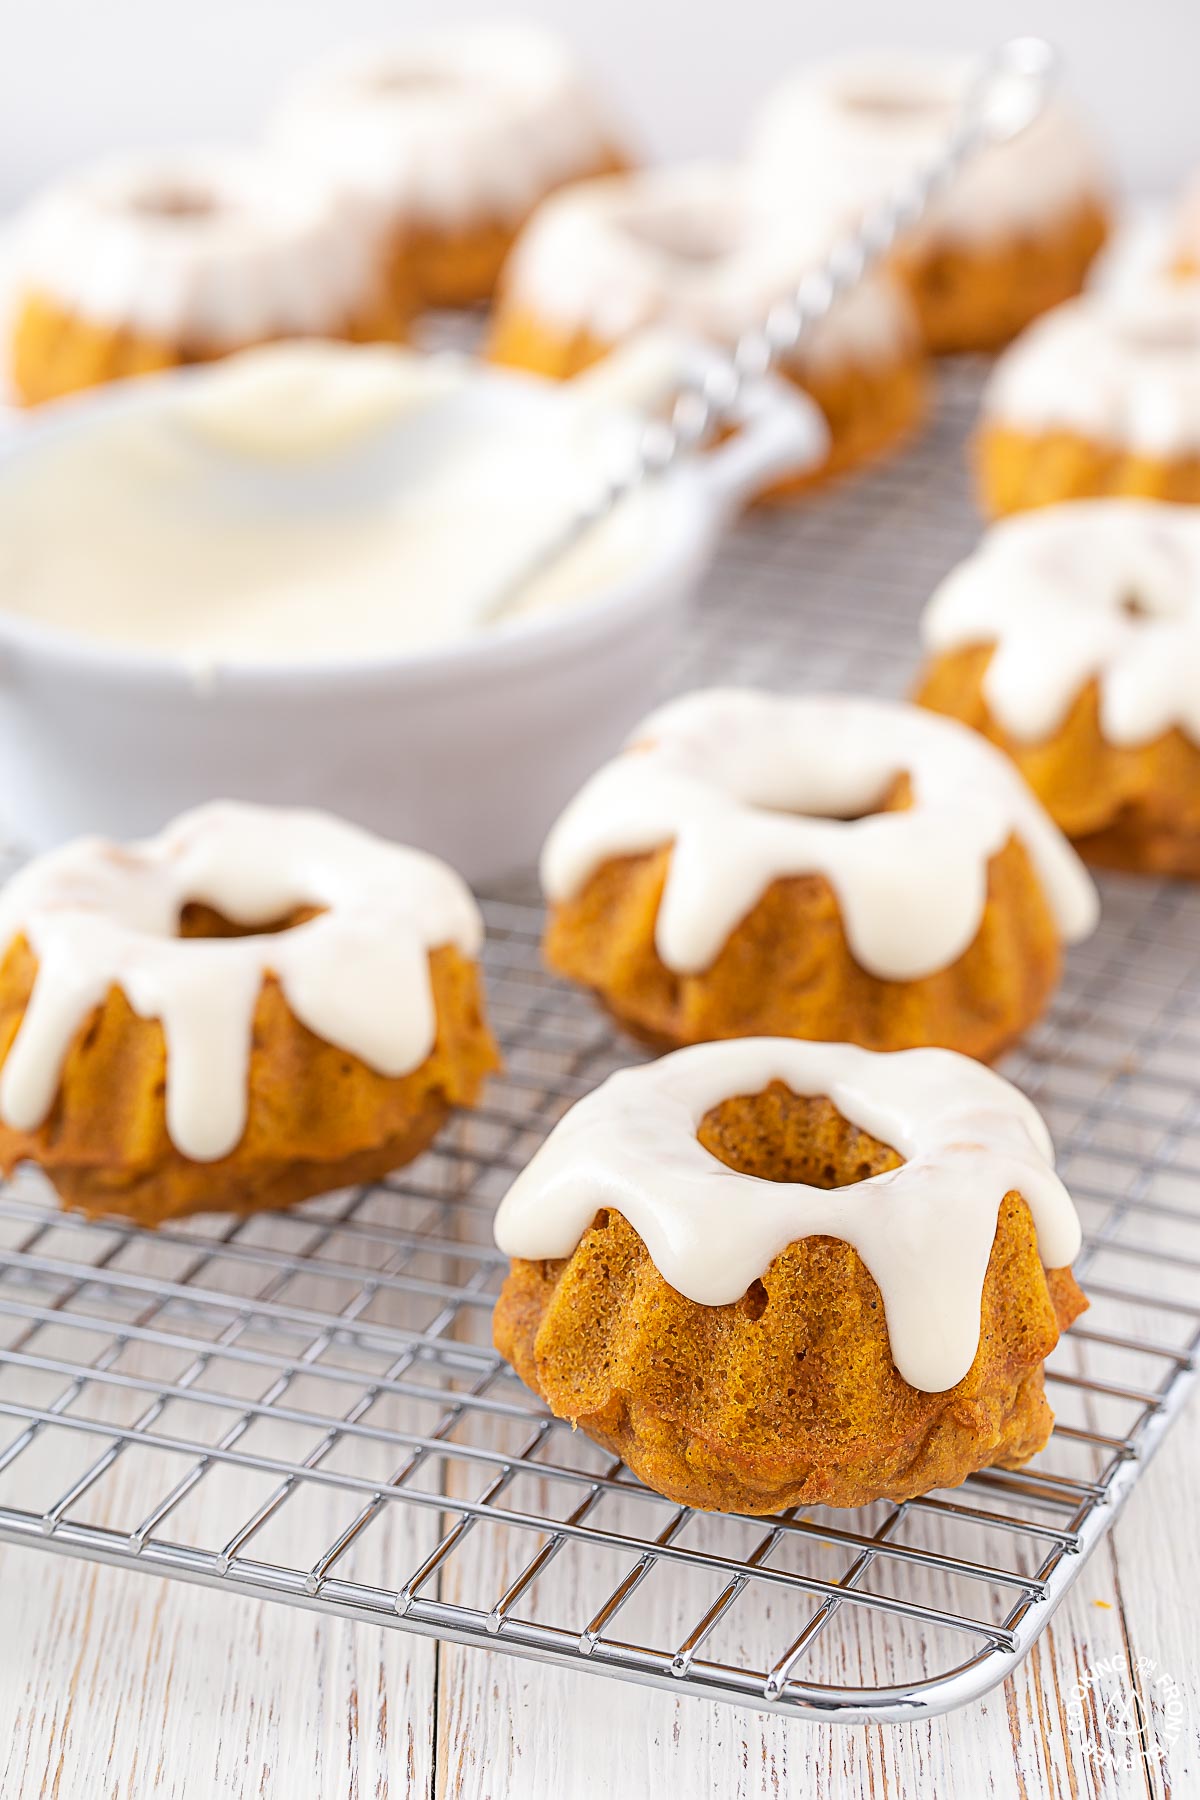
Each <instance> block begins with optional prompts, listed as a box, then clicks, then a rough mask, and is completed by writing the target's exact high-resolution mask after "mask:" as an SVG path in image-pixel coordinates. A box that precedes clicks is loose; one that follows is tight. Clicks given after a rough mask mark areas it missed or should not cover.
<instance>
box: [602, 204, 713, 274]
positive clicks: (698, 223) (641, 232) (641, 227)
mask: <svg viewBox="0 0 1200 1800" xmlns="http://www.w3.org/2000/svg"><path fill="white" fill-rule="evenodd" d="M625 230H626V232H627V233H628V235H629V236H630V237H631V238H632V239H633V240H634V242H635V243H637V244H644V245H646V246H647V247H648V248H649V249H651V250H657V251H658V252H659V253H660V254H661V255H663V256H669V257H671V259H672V260H673V261H674V262H681V263H694V264H696V265H697V266H698V267H703V266H704V265H706V264H710V263H719V262H724V261H725V259H726V258H727V257H729V256H732V255H733V254H734V252H735V251H736V250H737V249H738V248H739V246H740V244H741V241H742V233H741V230H740V229H739V227H738V225H737V223H736V221H735V220H733V219H732V218H721V217H718V216H716V215H715V214H701V213H695V212H692V211H691V210H690V208H688V209H685V208H683V207H676V208H671V209H667V208H665V207H664V208H663V209H662V211H660V212H657V213H653V214H640V215H638V214H634V215H631V216H630V217H629V218H627V219H626V221H625Z"/></svg>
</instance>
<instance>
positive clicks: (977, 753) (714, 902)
mask: <svg viewBox="0 0 1200 1800" xmlns="http://www.w3.org/2000/svg"><path fill="white" fill-rule="evenodd" d="M905 775H906V776H907V777H908V778H909V782H910V786H911V805H910V806H909V807H908V808H907V809H905V810H903V811H895V812H885V813H872V812H871V809H872V808H874V807H876V806H877V805H878V804H879V803H880V802H881V801H882V800H883V799H884V797H885V796H886V794H887V792H888V790H889V789H890V788H891V787H892V786H893V784H894V783H895V782H896V780H897V779H898V778H899V777H901V776H905ZM864 814H869V815H870V816H863V815H864ZM1011 837H1016V838H1018V839H1019V840H1020V841H1021V843H1022V844H1023V845H1024V847H1025V849H1026V851H1027V852H1028V854H1029V856H1030V859H1031V861H1032V863H1033V866H1034V868H1035V870H1036V872H1037V875H1038V878H1039V880H1040V881H1041V883H1042V886H1043V888H1044V889H1045V892H1046V897H1047V900H1048V901H1049V904H1050V906H1051V909H1052V911H1053V914H1054V917H1055V920H1056V922H1057V924H1058V929H1059V931H1060V933H1061V935H1062V937H1063V939H1064V940H1065V941H1066V942H1067V943H1074V942H1076V941H1077V940H1078V939H1080V938H1083V937H1086V936H1087V934H1088V933H1089V932H1090V931H1091V930H1092V929H1093V927H1094V926H1095V923H1096V919H1097V916H1098V901H1097V898H1096V891H1095V888H1094V887H1093V885H1092V883H1091V881H1090V879H1089V877H1088V875H1087V873H1086V871H1085V870H1084V867H1083V865H1082V863H1081V862H1080V861H1079V859H1078V857H1077V856H1076V855H1075V853H1074V851H1073V850H1072V849H1071V847H1070V845H1069V844H1068V843H1067V841H1066V839H1065V838H1064V837H1063V836H1062V834H1061V833H1060V832H1059V831H1058V829H1057V828H1056V827H1055V826H1054V825H1053V824H1052V823H1051V821H1050V819H1049V818H1048V817H1047V815H1046V814H1045V813H1044V812H1043V810H1042V808H1041V807H1040V806H1039V804H1038V802H1037V801H1036V800H1035V798H1034V796H1033V794H1032V793H1031V792H1030V790H1029V789H1028V788H1027V787H1026V785H1025V783H1024V782H1023V781H1022V779H1021V777H1020V776H1019V775H1018V773H1017V771H1016V769H1015V768H1014V767H1013V766H1012V764H1011V763H1010V762H1009V761H1008V759H1007V757H1005V756H1003V755H1002V754H1001V752H1000V751H998V750H996V749H995V748H994V747H993V746H992V745H990V744H988V743H986V742H985V741H984V739H983V738H981V737H979V736H978V735H977V733H975V732H973V731H969V730H968V729H967V728H966V727H965V726H963V725H959V724H957V723H956V722H955V721H953V720H950V719H943V718H940V717H937V716H935V715H934V714H932V713H926V712H922V711H920V710H919V709H918V708H917V707H914V706H905V705H902V704H900V703H898V702H895V701H886V700H868V699H856V698H851V697H849V696H840V695H838V696H833V695H824V696H813V695H802V696H799V697H794V698H793V697H788V696H779V695H774V694H764V693H755V692H754V691H752V690H750V689H737V688H728V689H722V688H716V689H712V690H709V691H706V692H700V693H695V694H688V695H685V696H684V697H683V698H682V699H680V700H676V701H674V702H672V703H671V704H669V705H668V706H665V707H663V708H662V709H661V710H660V711H659V712H657V713H654V714H653V715H652V716H651V717H650V718H649V719H648V720H646V722H645V723H644V724H643V725H642V726H641V727H640V728H639V730H638V731H637V732H636V733H635V734H634V738H633V740H632V741H631V747H630V748H629V749H627V750H626V751H625V752H624V753H623V754H622V755H621V756H619V757H617V758H616V760H615V761H613V762H611V763H609V764H607V765H606V766H605V767H604V768H602V769H601V770H600V771H599V772H598V773H597V774H596V775H594V776H592V778H591V779H590V781H588V782H587V783H586V784H585V785H584V787H583V788H582V789H581V790H580V792H579V793H578V794H577V795H576V797H575V799H574V800H573V801H571V803H570V804H569V806H568V807H567V809H566V811H565V812H564V813H563V814H562V816H561V817H560V818H559V820H558V822H557V823H556V824H555V825H554V827H553V828H552V830H551V832H550V835H549V837H548V839H547V840H546V844H545V847H544V850H543V852H542V864H541V873H542V883H543V886H544V888H545V891H546V894H547V896H548V897H549V899H550V900H552V901H558V900H565V899H568V898H570V897H571V896H572V895H573V894H575V893H577V892H578V891H579V889H580V888H581V887H582V886H583V884H584V882H586V881H587V880H588V879H589V877H590V876H591V875H593V874H594V873H595V871H596V870H597V869H598V868H599V867H600V865H601V864H602V863H604V862H607V861H608V860H609V859H610V858H612V857H617V856H636V855H642V854H645V853H647V852H649V851H652V850H656V849H659V848H661V847H662V846H663V845H666V844H672V845H673V849H672V852H671V861H670V868H669V870H668V873H667V880H666V886H665V888H664V890H663V896H662V901H661V904H660V906H659V909H658V918H657V921H656V925H655V944H656V947H657V950H658V954H659V956H660V957H661V958H662V961H663V962H664V963H665V964H666V966H667V967H668V968H670V969H674V970H675V971H676V972H677V973H680V974H697V973H699V972H701V971H702V970H704V969H706V968H708V967H709V966H710V965H711V964H712V962H713V961H714V959H715V958H716V956H717V955H718V953H719V952H720V950H721V948H722V946H723V945H724V944H725V942H726V940H727V939H728V937H729V935H730V933H731V932H732V931H733V930H734V928H735V926H736V925H737V924H738V923H739V922H740V920H741V919H743V918H744V917H745V916H746V914H747V913H748V912H749V911H750V910H751V909H752V907H753V906H754V905H755V904H756V903H757V902H758V901H759V900H760V899H761V898H762V896H763V894H764V893H765V892H766V890H767V889H768V887H770V885H771V883H772V882H773V881H776V880H779V879H780V878H782V877H784V876H789V875H823V876H824V877H825V878H826V880H827V881H828V882H829V884H830V886H831V887H832V888H833V891H834V893H835V895H836V897H837V901H838V906H839V908H840V911H841V915H842V923H843V926H844V928H845V932H846V938H847V941H848V943H849V946H850V950H851V952H852V954H853V956H854V958H855V960H856V961H857V962H858V964H859V965H860V967H862V968H863V969H865V970H867V972H868V973H869V974H872V975H876V976H879V977H880V978H882V979H884V980H892V981H906V980H915V979H918V978H919V977H921V976H924V975H930V974H932V973H934V971H936V970H938V969H943V968H947V967H948V966H949V965H950V964H951V963H953V962H954V961H956V960H957V958H958V957H959V956H961V955H962V954H963V952H964V951H965V950H966V949H967V948H968V946H969V945H970V944H971V942H972V940H973V939H974V937H975V935H976V933H977V932H978V930H979V926H980V922H981V920H982V918H983V910H984V905H985V903H986V899H987V874H988V862H989V860H990V859H991V858H992V857H993V856H995V855H996V854H997V853H998V852H999V851H1000V850H1002V849H1003V848H1004V845H1005V844H1006V843H1007V842H1008V840H1009V839H1010V838H1011Z"/></svg>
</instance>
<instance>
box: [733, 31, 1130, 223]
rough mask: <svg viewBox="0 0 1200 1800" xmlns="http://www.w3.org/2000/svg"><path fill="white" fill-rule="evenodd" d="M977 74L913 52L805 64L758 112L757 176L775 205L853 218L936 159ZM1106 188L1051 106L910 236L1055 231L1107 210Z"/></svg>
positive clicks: (1071, 120)
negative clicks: (1070, 216)
mask: <svg viewBox="0 0 1200 1800" xmlns="http://www.w3.org/2000/svg"><path fill="white" fill-rule="evenodd" d="M977 74H978V65H977V63H976V62H975V61H974V60H973V59H972V58H970V57H963V56H945V55H937V54H929V53H920V52H913V51H866V52H863V53H858V54H854V55H848V56H843V57H836V58H833V59H830V60H829V61H825V62H819V63H816V64H815V65H809V66H808V67H807V68H804V69H802V70H801V71H800V72H799V73H798V74H796V75H793V76H791V77H790V78H789V79H787V80H786V81H785V82H784V83H783V84H782V85H781V86H780V87H779V88H778V89H777V90H776V91H775V92H774V93H773V94H772V95H770V96H769V97H768V99H767V101H766V103H765V105H764V106H763V108H762V110H761V112H760V114H759V117H758V121H757V125H756V127H755V130H754V132H753V134H752V139H751V146H750V153H749V159H750V168H751V171H752V180H753V181H754V184H755V186H756V188H757V190H758V191H759V192H761V193H763V194H764V195H766V196H767V197H768V198H769V199H770V200H771V201H772V202H774V203H777V204H780V205H788V204H793V205H794V204H802V205H804V206H805V207H813V206H819V207H822V208H823V209H824V210H825V211H826V212H827V213H829V214H837V213H841V214H843V215H845V216H847V217H856V216H858V215H859V214H860V213H861V212H862V211H864V209H865V208H866V207H867V206H869V205H872V204H874V203H876V202H878V201H880V200H882V199H884V198H885V197H886V196H888V195H890V194H891V193H893V192H894V191H895V189H896V188H897V186H898V185H899V184H900V183H901V182H903V181H904V180H905V179H906V178H908V177H909V176H911V175H913V174H914V173H916V172H917V171H918V170H919V169H921V168H923V167H924V166H926V165H927V164H928V163H929V162H931V161H932V160H933V158H934V157H936V156H937V155H938V153H939V152H940V151H941V149H942V147H943V145H944V144H945V142H946V139H947V137H948V136H949V134H950V131H951V130H952V129H953V126H954V122H955V118H956V116H957V114H958V111H959V109H960V108H961V106H962V105H963V102H964V101H965V100H966V98H967V95H968V92H969V90H970V87H971V84H972V82H973V81H974V80H975V79H976V77H977ZM1016 97H1017V99H1018V102H1020V101H1021V99H1022V96H1021V94H1019V93H1018V95H1017V96H1016ZM998 104H999V106H1000V107H1001V108H1002V107H1003V105H1004V95H1003V92H1001V93H1000V94H999V96H998ZM1107 185H1108V184H1107V179H1106V176H1105V172H1104V169H1103V166H1102V164H1101V161H1100V158H1099V157H1098V155H1097V153H1096V151H1095V149H1094V147H1093V145H1092V142H1091V140H1090V138H1089V137H1088V135H1087V133H1086V132H1085V131H1084V130H1083V129H1082V127H1081V126H1080V125H1079V124H1078V122H1077V121H1076V119H1075V117H1074V116H1073V114H1072V113H1071V111H1070V110H1069V108H1068V107H1066V106H1064V105H1063V104H1062V103H1061V102H1060V101H1057V100H1052V101H1051V102H1050V104H1049V105H1048V106H1047V107H1046V109H1045V110H1044V112H1043V113H1042V114H1041V115H1040V116H1039V117H1038V118H1037V119H1036V120H1035V121H1034V122H1033V124H1032V125H1030V126H1029V127H1028V128H1027V129H1026V130H1024V131H1022V132H1021V133H1020V134H1019V135H1018V136H1017V137H1015V138H1013V139H1011V140H1010V141H1009V142H1008V143H1006V144H997V145H993V146H991V147H990V148H988V149H986V150H982V151H980V152H979V153H978V154H977V155H976V156H974V157H973V158H972V159H971V161H970V163H969V164H967V165H966V166H965V167H964V168H963V169H962V170H960V172H959V174H958V175H957V176H956V177H955V179H954V181H953V182H952V183H951V184H950V186H949V187H948V188H947V189H946V190H945V191H944V192H943V193H941V194H939V195H937V196H936V197H935V198H934V200H933V201H932V202H931V204H930V208H929V211H928V213H927V215H926V217H925V218H924V219H923V220H922V222H921V223H920V224H919V225H918V226H917V227H916V228H915V231H914V232H913V233H912V234H911V235H912V237H913V238H915V239H917V240H920V241H922V242H923V243H925V244H927V245H930V246H932V245H933V244H935V243H936V242H938V241H939V240H951V241H956V242H964V241H965V242H968V243H970V242H977V243H978V242H983V243H989V242H994V241H995V240H996V239H997V238H1003V237H1006V236H1011V235H1013V234H1015V233H1019V232H1023V231H1029V230H1037V229H1039V228H1040V229H1053V228H1054V226H1055V225H1056V224H1057V223H1058V222H1059V221H1061V219H1062V217H1063V215H1064V214H1067V213H1070V212H1073V211H1074V210H1076V209H1077V208H1081V207H1083V206H1086V205H1089V204H1094V205H1102V204H1103V200H1104V196H1105V193H1106V190H1107Z"/></svg>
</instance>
